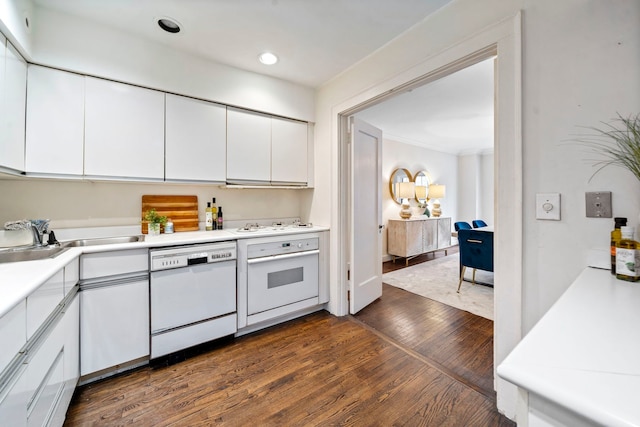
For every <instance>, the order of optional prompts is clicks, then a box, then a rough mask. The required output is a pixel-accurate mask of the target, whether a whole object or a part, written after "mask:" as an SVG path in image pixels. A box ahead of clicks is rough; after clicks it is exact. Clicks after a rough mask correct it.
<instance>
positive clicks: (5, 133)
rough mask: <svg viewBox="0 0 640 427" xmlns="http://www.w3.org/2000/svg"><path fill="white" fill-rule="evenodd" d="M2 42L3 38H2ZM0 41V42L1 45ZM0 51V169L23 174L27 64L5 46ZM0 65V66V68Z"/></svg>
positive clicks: (10, 47) (16, 52)
mask: <svg viewBox="0 0 640 427" xmlns="http://www.w3.org/2000/svg"><path fill="white" fill-rule="evenodd" d="M2 40H4V37H3V38H2ZM2 40H0V42H2ZM5 43H6V47H5V46H4V43H3V45H2V46H1V47H0V50H2V51H3V53H2V54H1V55H0V56H3V57H4V62H5V64H4V76H0V78H2V79H3V80H2V90H1V91H0V166H4V167H7V168H10V169H14V170H16V171H20V172H22V171H24V135H25V104H26V99H27V63H26V61H25V60H24V59H23V58H22V56H20V54H19V53H18V51H17V50H16V49H15V48H14V47H13V46H12V45H11V43H9V42H6V41H5ZM1 62H2V61H0V65H1Z"/></svg>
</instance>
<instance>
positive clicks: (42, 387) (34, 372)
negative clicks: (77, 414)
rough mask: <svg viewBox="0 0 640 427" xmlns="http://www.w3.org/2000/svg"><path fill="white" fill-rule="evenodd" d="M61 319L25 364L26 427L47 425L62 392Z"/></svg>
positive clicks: (62, 344)
mask: <svg viewBox="0 0 640 427" xmlns="http://www.w3.org/2000/svg"><path fill="white" fill-rule="evenodd" d="M63 320H64V319H61V318H58V321H57V323H55V325H51V326H50V328H49V329H48V331H47V333H46V334H45V336H46V337H45V338H42V343H41V344H39V345H37V346H36V347H35V348H34V349H33V350H30V351H29V354H28V362H27V396H28V405H27V411H28V425H29V426H44V425H49V422H50V421H51V417H52V416H54V414H55V412H56V411H55V409H56V407H58V404H59V402H60V396H61V395H62V390H63V388H64V380H63V376H64V375H63V373H64V321H63Z"/></svg>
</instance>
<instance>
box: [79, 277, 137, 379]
mask: <svg viewBox="0 0 640 427" xmlns="http://www.w3.org/2000/svg"><path fill="white" fill-rule="evenodd" d="M80 296H81V306H82V310H81V315H80V360H81V369H80V373H81V375H82V376H84V375H88V374H93V373H96V372H99V371H103V370H105V369H110V368H113V370H116V371H117V368H118V366H119V365H121V364H125V363H127V362H131V361H134V360H136V359H139V358H142V357H146V356H149V280H148V278H146V279H144V280H137V281H131V282H125V283H120V284H118V283H113V284H108V285H106V284H105V285H103V286H102V285H101V286H98V287H94V288H90V289H83V290H82V291H81V293H80Z"/></svg>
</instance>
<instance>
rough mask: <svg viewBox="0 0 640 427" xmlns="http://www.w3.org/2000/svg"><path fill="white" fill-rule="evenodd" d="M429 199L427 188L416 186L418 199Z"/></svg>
mask: <svg viewBox="0 0 640 427" xmlns="http://www.w3.org/2000/svg"><path fill="white" fill-rule="evenodd" d="M426 198H427V187H426V186H424V185H416V199H418V200H425V199H426Z"/></svg>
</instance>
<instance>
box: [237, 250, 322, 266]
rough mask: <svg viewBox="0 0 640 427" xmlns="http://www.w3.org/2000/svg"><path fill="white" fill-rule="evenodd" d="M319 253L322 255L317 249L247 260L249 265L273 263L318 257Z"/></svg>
mask: <svg viewBox="0 0 640 427" xmlns="http://www.w3.org/2000/svg"><path fill="white" fill-rule="evenodd" d="M319 253H320V250H319V249H316V250H313V251H304V252H295V253H293V254H282V255H271V256H265V257H260V258H253V259H249V260H247V264H259V263H261V262H271V261H277V260H280V259H291V258H299V257H303V256H309V255H317V254H319Z"/></svg>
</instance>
